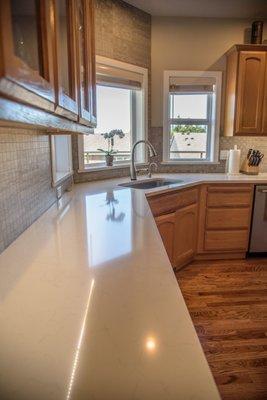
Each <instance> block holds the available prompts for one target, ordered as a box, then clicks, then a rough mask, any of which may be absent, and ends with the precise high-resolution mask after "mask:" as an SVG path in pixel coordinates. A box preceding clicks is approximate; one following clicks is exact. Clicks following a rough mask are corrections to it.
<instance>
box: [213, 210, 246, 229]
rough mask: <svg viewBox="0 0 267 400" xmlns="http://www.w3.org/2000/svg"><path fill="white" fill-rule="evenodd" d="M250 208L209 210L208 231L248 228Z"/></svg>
mask: <svg viewBox="0 0 267 400" xmlns="http://www.w3.org/2000/svg"><path fill="white" fill-rule="evenodd" d="M249 223H250V208H208V209H207V216H206V228H207V229H228V228H248V227H249Z"/></svg>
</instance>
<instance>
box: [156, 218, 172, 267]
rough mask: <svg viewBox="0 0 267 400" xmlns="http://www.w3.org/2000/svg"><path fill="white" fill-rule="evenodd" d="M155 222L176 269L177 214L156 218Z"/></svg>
mask: <svg viewBox="0 0 267 400" xmlns="http://www.w3.org/2000/svg"><path fill="white" fill-rule="evenodd" d="M155 220H156V224H157V227H158V230H159V233H160V235H161V238H162V241H163V244H164V246H165V249H166V252H167V254H168V256H169V259H170V262H171V264H172V266H173V267H174V266H175V265H174V259H173V245H174V234H175V213H172V214H166V215H161V216H160V217H156V218H155Z"/></svg>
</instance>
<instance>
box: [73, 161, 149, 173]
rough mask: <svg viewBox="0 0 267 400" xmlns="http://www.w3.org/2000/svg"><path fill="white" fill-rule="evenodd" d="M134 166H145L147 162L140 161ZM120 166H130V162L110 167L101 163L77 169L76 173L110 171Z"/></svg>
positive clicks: (120, 167)
mask: <svg viewBox="0 0 267 400" xmlns="http://www.w3.org/2000/svg"><path fill="white" fill-rule="evenodd" d="M135 166H136V167H147V166H148V164H147V163H140V164H135ZM122 168H130V163H127V164H118V165H113V166H112V167H108V166H106V165H101V166H98V167H85V168H84V169H78V171H77V172H78V174H87V173H88V172H89V173H90V172H98V171H111V170H114V169H122Z"/></svg>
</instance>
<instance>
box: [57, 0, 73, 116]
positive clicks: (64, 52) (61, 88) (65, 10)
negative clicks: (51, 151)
mask: <svg viewBox="0 0 267 400" xmlns="http://www.w3.org/2000/svg"><path fill="white" fill-rule="evenodd" d="M54 4H55V41H56V58H55V64H56V74H55V86H56V95H57V98H56V113H58V114H61V115H64V116H66V117H67V118H70V119H73V120H77V119H78V84H77V80H78V72H77V57H76V36H77V35H76V32H77V29H76V9H75V1H74V0H54Z"/></svg>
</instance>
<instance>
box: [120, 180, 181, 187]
mask: <svg viewBox="0 0 267 400" xmlns="http://www.w3.org/2000/svg"><path fill="white" fill-rule="evenodd" d="M182 182H183V181H181V180H179V179H164V178H155V179H145V180H142V181H140V180H138V181H131V182H126V183H120V184H119V186H124V187H130V188H133V189H153V188H157V187H161V186H169V185H175V184H177V183H182Z"/></svg>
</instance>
